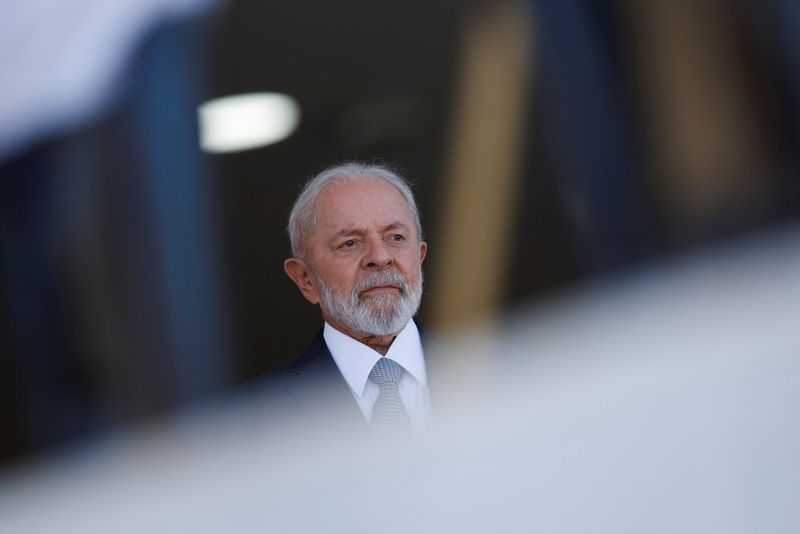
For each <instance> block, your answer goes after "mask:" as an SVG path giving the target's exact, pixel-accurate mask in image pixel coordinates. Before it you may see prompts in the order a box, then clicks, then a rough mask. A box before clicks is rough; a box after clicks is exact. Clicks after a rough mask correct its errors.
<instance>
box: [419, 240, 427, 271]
mask: <svg viewBox="0 0 800 534" xmlns="http://www.w3.org/2000/svg"><path fill="white" fill-rule="evenodd" d="M427 253H428V244H427V243H426V242H425V241H421V242H420V244H419V263H420V265H421V264H422V262H423V261H425V254H427Z"/></svg>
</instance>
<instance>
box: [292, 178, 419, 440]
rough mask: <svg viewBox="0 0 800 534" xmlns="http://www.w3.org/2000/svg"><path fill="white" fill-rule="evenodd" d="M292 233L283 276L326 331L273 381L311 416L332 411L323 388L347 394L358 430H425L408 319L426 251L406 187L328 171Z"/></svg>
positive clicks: (315, 182) (302, 202)
mask: <svg viewBox="0 0 800 534" xmlns="http://www.w3.org/2000/svg"><path fill="white" fill-rule="evenodd" d="M288 231H289V239H290V241H291V245H292V254H293V257H291V258H289V259H287V260H286V262H285V263H284V269H285V271H286V274H287V275H288V276H289V278H291V279H292V281H293V282H294V283H295V284H296V285H297V287H298V288H299V289H300V292H301V293H302V295H303V296H304V297H305V298H306V300H308V301H309V302H310V303H312V304H315V305H318V306H319V308H320V311H321V313H322V318H323V320H324V321H325V324H324V327H323V330H322V332H321V333H320V334H318V336H317V338H316V339H315V340H314V342H313V343H312V344H311V346H310V347H309V348H308V349H307V350H306V351H305V352H304V353H303V355H302V356H301V357H300V358H299V359H297V360H296V361H294V362H292V363H291V364H290V365H289V366H288V367H286V368H284V369H282V370H280V371H279V372H278V374H279V376H281V377H282V378H281V379H282V382H283V386H284V388H285V390H286V391H287V392H288V393H289V394H290V395H291V396H292V397H294V399H295V400H297V401H298V402H299V404H301V405H302V406H303V407H304V408H305V409H306V410H316V409H318V408H321V407H323V405H324V408H327V409H331V408H332V406H331V401H330V397H328V396H324V397H323V398H324V399H325V400H324V402H323V401H322V400H320V398H318V397H317V395H318V392H319V391H320V388H323V387H325V386H329V387H331V388H334V390H335V391H339V392H341V391H346V390H345V388H347V389H349V393H348V395H349V397H350V399H348V400H347V402H339V403H338V404H339V405H349V407H350V408H354V407H356V406H357V408H358V409H359V410H360V412H361V420H362V422H363V421H365V422H368V423H369V424H370V425H371V426H373V427H376V426H381V427H383V426H406V425H408V424H410V425H411V426H412V427H414V428H422V427H424V426H425V425H426V423H427V422H428V420H429V414H430V401H429V396H428V388H427V375H426V369H425V360H424V356H423V350H422V344H421V342H420V336H419V332H418V330H417V327H416V325H415V324H414V321H413V320H412V317H413V316H414V315H415V314H416V312H417V309H418V308H419V304H420V300H421V298H422V267H421V266H422V261H423V260H424V259H425V253H426V251H427V244H426V243H425V242H424V241H423V240H422V228H421V225H420V219H419V212H418V210H417V206H416V204H415V202H414V197H413V194H412V192H411V189H410V188H409V186H408V184H407V183H406V182H405V180H404V179H403V178H401V177H400V176H398V175H397V174H395V173H394V172H392V171H390V170H389V169H387V168H385V167H381V166H377V165H366V164H362V163H347V164H344V165H339V166H335V167H331V168H328V169H326V170H325V171H323V172H322V173H320V174H319V175H317V176H316V177H314V178H312V179H311V180H310V181H309V182H308V184H306V186H305V188H304V189H303V191H302V192H301V193H300V195H299V196H298V198H297V200H296V201H295V204H294V206H293V208H292V212H291V215H290V217H289V225H288ZM331 393H332V392H330V391H329V392H327V394H328V395H329V394H331ZM338 401H342V399H341V397H339V399H338ZM334 404H337V403H334ZM343 409H344V408H343Z"/></svg>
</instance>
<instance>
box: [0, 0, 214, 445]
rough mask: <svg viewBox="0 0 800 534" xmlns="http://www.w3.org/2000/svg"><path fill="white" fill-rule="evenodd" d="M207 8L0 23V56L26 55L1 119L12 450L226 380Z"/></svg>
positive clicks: (42, 6)
mask: <svg viewBox="0 0 800 534" xmlns="http://www.w3.org/2000/svg"><path fill="white" fill-rule="evenodd" d="M209 4H210V3H209V2H204V1H200V2H185V1H174V2H169V1H158V2H156V1H152V2H138V0H137V1H132V2H128V1H115V2H80V3H77V4H70V5H69V6H68V8H67V7H66V6H62V5H61V3H58V2H44V1H39V2H28V3H25V4H24V5H23V4H21V5H20V6H19V7H18V8H16V9H12V11H18V13H19V14H20V15H21V20H18V19H16V18H14V17H12V18H11V19H9V18H5V17H4V18H3V26H4V27H6V26H8V28H9V31H10V32H11V34H12V35H14V36H16V38H18V39H19V43H18V46H16V47H12V48H11V49H10V50H8V55H4V57H5V58H6V59H7V60H8V59H9V58H10V57H11V56H14V52H15V50H16V51H17V52H18V56H14V57H13V59H14V60H15V61H14V62H12V66H11V67H8V64H6V65H4V66H3V68H10V70H11V72H6V71H3V72H2V73H0V75H1V76H2V77H3V79H4V80H6V79H12V80H11V81H13V83H11V85H10V86H9V85H6V84H4V86H3V88H0V99H1V100H3V105H4V106H5V105H7V104H8V102H13V103H14V105H15V106H16V107H15V108H14V109H13V110H7V111H9V113H10V114H11V115H12V118H13V117H16V115H15V114H20V115H19V117H17V118H14V120H9V121H8V122H5V121H1V120H0V122H2V123H3V126H2V131H1V132H0V133H1V134H2V140H3V145H2V147H3V152H2V157H3V159H2V160H1V161H0V246H2V249H0V313H2V337H1V338H0V344H1V351H2V353H3V357H4V359H3V363H2V369H0V371H1V372H2V374H1V375H0V379H2V382H3V386H4V387H2V388H0V389H2V391H3V395H4V398H3V399H2V401H3V402H2V404H3V405H4V406H5V407H6V410H8V411H7V412H6V413H7V414H8V418H7V419H6V418H4V419H3V420H2V421H0V425H2V428H0V436H2V437H3V438H2V440H0V441H2V453H3V454H5V455H10V454H16V453H20V452H24V451H30V450H40V449H41V448H42V447H45V446H50V445H54V444H62V443H64V442H67V441H68V440H70V439H73V438H76V437H81V436H85V435H87V433H88V432H89V431H92V430H97V429H108V428H113V427H115V426H117V425H119V424H122V423H125V422H129V421H131V420H135V419H137V418H141V417H142V416H146V415H150V416H152V415H154V414H159V413H163V411H164V410H165V409H166V408H175V407H178V406H182V405H186V404H187V403H188V401H191V400H196V399H198V398H202V397H203V396H206V395H208V394H209V393H211V392H212V391H214V390H215V389H218V388H219V387H220V386H221V385H222V384H224V383H225V381H226V376H227V374H228V371H227V367H228V364H227V361H226V357H227V355H228V353H229V350H228V348H227V339H226V328H225V321H226V317H225V314H224V312H223V306H222V303H221V302H220V301H219V291H220V281H219V279H218V272H217V261H218V260H217V259H216V258H217V255H218V252H217V251H216V239H217V237H218V234H217V229H216V227H215V223H214V205H213V203H212V202H211V199H212V197H211V195H212V194H213V189H212V184H211V183H210V182H209V178H210V177H209V174H208V172H207V168H206V162H205V161H204V160H203V159H202V158H201V155H200V152H199V148H198V136H197V126H196V106H197V104H198V103H199V102H200V100H201V97H202V87H203V84H204V80H205V78H204V74H203V73H204V71H205V65H203V63H202V57H203V50H204V42H205V36H206V31H207V30H206V22H205V21H206V17H207V16H208V7H209ZM61 8H63V9H66V10H67V11H65V12H64V13H62V14H60V15H59V10H60V9H61ZM76 22H80V23H83V24H84V26H80V24H77V25H76ZM34 28H41V29H42V31H41V32H35V31H33V30H34ZM26 29H27V30H30V33H27V34H24V35H23V34H22V33H24V32H23V30H26ZM45 30H46V31H45ZM17 32H21V33H17ZM0 34H2V35H3V36H4V39H11V37H9V33H8V32H6V31H0ZM26 52H30V53H26ZM34 52H35V54H34ZM31 54H33V55H31ZM37 54H38V55H37ZM34 60H37V61H36V62H35V63H33V62H34ZM28 69H30V72H27V70H28ZM37 69H43V70H42V71H39V70H37ZM87 88H88V89H87ZM84 90H86V91H88V93H87V92H85V91H84ZM3 116H4V117H5V115H3ZM16 120H18V121H20V123H21V124H20V127H19V130H18V131H14V130H13V129H11V126H12V125H14V124H16V122H15V121H16Z"/></svg>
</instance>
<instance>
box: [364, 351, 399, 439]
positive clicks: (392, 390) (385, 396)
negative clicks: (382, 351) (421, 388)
mask: <svg viewBox="0 0 800 534" xmlns="http://www.w3.org/2000/svg"><path fill="white" fill-rule="evenodd" d="M404 373H405V370H404V369H403V368H402V367H401V366H400V364H398V363H397V362H395V361H394V360H390V359H389V358H381V359H380V360H378V363H376V364H375V366H374V367H373V368H372V371H370V373H369V379H370V380H372V381H373V382H375V383H376V384H377V385H378V388H379V391H378V398H377V399H376V400H375V405H374V406H373V407H372V418H371V419H370V425H371V426H372V427H373V428H376V429H387V430H388V429H401V428H408V426H409V418H408V412H406V408H405V406H403V401H402V400H401V399H400V379H402V378H403V374H404Z"/></svg>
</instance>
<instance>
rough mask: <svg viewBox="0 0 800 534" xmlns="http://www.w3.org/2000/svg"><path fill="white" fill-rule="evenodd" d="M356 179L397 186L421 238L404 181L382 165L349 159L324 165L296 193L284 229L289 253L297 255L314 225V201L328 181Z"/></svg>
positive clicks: (413, 204)
mask: <svg viewBox="0 0 800 534" xmlns="http://www.w3.org/2000/svg"><path fill="white" fill-rule="evenodd" d="M359 178H374V179H377V180H383V181H384V182H387V183H388V184H389V185H391V186H392V187H394V188H395V189H397V191H398V192H399V193H400V194H401V195H402V196H403V199H404V200H405V201H406V204H407V205H408V209H409V210H410V211H411V215H412V217H413V218H414V224H415V226H416V228H417V236H418V237H419V239H420V240H422V224H421V223H420V219H419V210H418V209H417V204H416V202H415V201H414V194H413V193H412V192H411V187H410V186H409V185H408V182H407V181H406V180H405V179H404V178H402V177H401V176H400V175H398V174H397V173H396V172H394V171H393V170H391V169H390V168H388V167H385V166H383V165H376V164H368V163H360V162H349V163H343V164H340V165H334V166H332V167H328V168H327V169H325V170H324V171H322V172H321V173H319V174H317V175H316V176H314V177H313V178H311V179H310V180H309V181H308V182H307V183H306V185H305V187H303V191H302V192H301V193H300V195H298V197H297V200H295V201H294V205H293V206H292V211H291V213H290V214H289V224H288V226H287V228H286V229H287V231H288V232H289V242H290V243H291V245H292V254H293V255H294V256H296V257H300V256H301V252H302V250H303V245H304V244H305V242H306V240H307V239H308V237H309V236H310V235H311V233H312V232H313V230H314V227H315V226H316V224H317V201H318V200H319V196H320V194H321V193H322V191H323V190H324V189H325V187H326V186H327V185H328V184H331V183H336V182H344V181H346V180H354V179H359Z"/></svg>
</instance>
